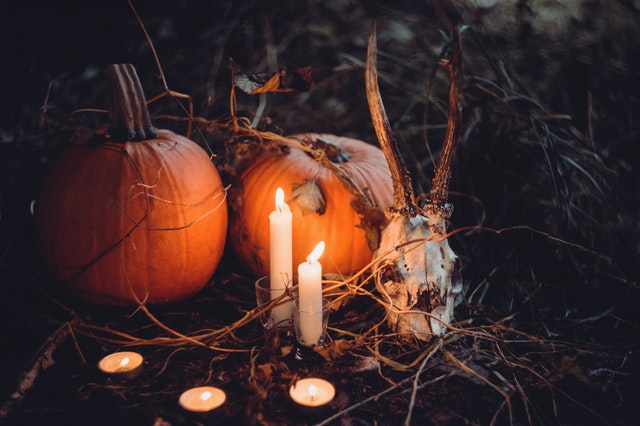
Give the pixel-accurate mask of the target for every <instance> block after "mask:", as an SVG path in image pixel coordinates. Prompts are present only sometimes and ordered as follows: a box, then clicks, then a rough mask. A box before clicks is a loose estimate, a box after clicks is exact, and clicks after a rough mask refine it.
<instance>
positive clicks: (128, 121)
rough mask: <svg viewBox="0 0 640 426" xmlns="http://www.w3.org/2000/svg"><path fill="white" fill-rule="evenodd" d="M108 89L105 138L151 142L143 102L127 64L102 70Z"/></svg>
mask: <svg viewBox="0 0 640 426" xmlns="http://www.w3.org/2000/svg"><path fill="white" fill-rule="evenodd" d="M106 74H107V78H108V80H109V84H110V85H111V120H110V123H109V134H110V135H111V138H112V139H113V140H116V141H143V140H147V139H155V137H156V129H155V128H154V127H153V125H152V124H151V118H150V116H149V109H147V100H146V99H145V97H144V92H143V91H142V85H141V84H140V79H139V78H138V73H136V69H135V67H134V66H133V65H131V64H113V65H109V66H108V67H107V69H106Z"/></svg>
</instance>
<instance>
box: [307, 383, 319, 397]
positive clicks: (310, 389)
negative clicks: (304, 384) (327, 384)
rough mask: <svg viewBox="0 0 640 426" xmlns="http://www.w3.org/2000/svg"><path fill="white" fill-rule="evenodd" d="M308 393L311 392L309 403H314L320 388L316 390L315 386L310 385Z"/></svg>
mask: <svg viewBox="0 0 640 426" xmlns="http://www.w3.org/2000/svg"><path fill="white" fill-rule="evenodd" d="M307 392H309V401H313V398H315V396H316V394H317V393H318V388H316V387H315V386H314V385H309V389H307Z"/></svg>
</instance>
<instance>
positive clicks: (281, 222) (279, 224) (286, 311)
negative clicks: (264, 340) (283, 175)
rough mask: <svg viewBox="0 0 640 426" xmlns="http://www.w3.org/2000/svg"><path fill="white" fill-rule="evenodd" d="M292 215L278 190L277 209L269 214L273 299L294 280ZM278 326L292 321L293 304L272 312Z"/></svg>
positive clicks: (277, 307) (279, 307) (287, 304)
mask: <svg viewBox="0 0 640 426" xmlns="http://www.w3.org/2000/svg"><path fill="white" fill-rule="evenodd" d="M291 223H292V214H291V209H289V206H288V205H287V203H285V202H284V191H283V190H282V188H278V189H277V190H276V208H275V210H274V211H272V212H271V214H269V276H270V284H271V298H272V299H275V298H278V297H280V296H281V295H282V294H283V293H284V292H285V291H286V288H287V286H288V285H289V283H290V281H291V279H292V262H293V261H292V251H293V249H292V230H291V229H292V225H291ZM271 317H272V318H273V321H274V323H275V324H276V325H281V326H286V325H288V324H289V320H290V319H291V304H290V303H282V304H279V305H278V306H275V307H274V308H273V309H272V310H271Z"/></svg>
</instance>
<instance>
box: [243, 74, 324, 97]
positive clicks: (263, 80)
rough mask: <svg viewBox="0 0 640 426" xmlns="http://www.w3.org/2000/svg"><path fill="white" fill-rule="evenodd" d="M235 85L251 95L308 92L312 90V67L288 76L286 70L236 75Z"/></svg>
mask: <svg viewBox="0 0 640 426" xmlns="http://www.w3.org/2000/svg"><path fill="white" fill-rule="evenodd" d="M233 82H234V84H235V85H236V86H237V87H238V88H240V90H242V91H243V92H246V93H249V94H251V95H256V94H259V93H268V92H293V91H294V90H295V91H298V92H306V91H309V90H310V89H311V86H312V85H313V81H312V79H311V67H305V68H298V69H296V70H295V71H294V72H293V73H292V74H290V75H289V74H287V71H286V70H285V69H284V68H280V69H279V70H278V71H276V72H275V73H256V74H247V73H243V72H239V73H236V74H234V78H233Z"/></svg>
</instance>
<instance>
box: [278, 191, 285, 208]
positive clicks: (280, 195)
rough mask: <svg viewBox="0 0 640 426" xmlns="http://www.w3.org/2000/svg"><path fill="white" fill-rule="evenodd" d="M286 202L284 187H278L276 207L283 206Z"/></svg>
mask: <svg viewBox="0 0 640 426" xmlns="http://www.w3.org/2000/svg"><path fill="white" fill-rule="evenodd" d="M283 204H284V191H283V190H282V188H278V189H276V208H278V207H282V205H283Z"/></svg>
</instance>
